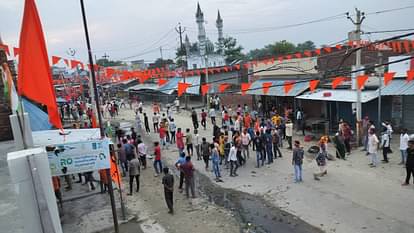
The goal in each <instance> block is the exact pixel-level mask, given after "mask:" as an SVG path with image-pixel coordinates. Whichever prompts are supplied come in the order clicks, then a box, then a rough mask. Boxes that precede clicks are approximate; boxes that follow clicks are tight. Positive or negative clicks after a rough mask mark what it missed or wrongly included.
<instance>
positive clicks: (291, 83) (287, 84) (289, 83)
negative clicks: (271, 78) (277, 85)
mask: <svg viewBox="0 0 414 233" xmlns="http://www.w3.org/2000/svg"><path fill="white" fill-rule="evenodd" d="M294 86H295V81H285V84H284V85H283V87H284V89H285V94H287V93H289V91H291V90H292V88H293V87H294Z"/></svg>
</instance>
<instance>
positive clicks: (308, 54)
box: [303, 50, 312, 57]
mask: <svg viewBox="0 0 414 233" xmlns="http://www.w3.org/2000/svg"><path fill="white" fill-rule="evenodd" d="M303 54H305V55H306V56H308V57H311V56H312V52H311V51H309V50H306V51H305V52H303Z"/></svg>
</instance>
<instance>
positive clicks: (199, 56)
mask: <svg viewBox="0 0 414 233" xmlns="http://www.w3.org/2000/svg"><path fill="white" fill-rule="evenodd" d="M195 16H196V22H197V25H198V41H197V42H198V49H197V51H190V47H191V43H190V40H189V39H188V36H187V35H186V36H185V49H186V52H187V69H189V70H191V69H202V68H206V63H207V67H209V68H210V67H219V66H224V65H226V61H225V57H224V54H223V41H224V37H223V19H222V18H221V16H220V11H218V13H217V20H216V27H217V30H218V46H216V48H207V49H206V45H207V46H211V44H212V43H211V42H210V43H207V42H209V39H208V38H207V36H206V30H205V27H204V24H205V21H204V14H203V12H202V11H201V8H200V4H198V3H197V12H196V15H195ZM213 47H214V45H213ZM206 51H220V53H218V52H206Z"/></svg>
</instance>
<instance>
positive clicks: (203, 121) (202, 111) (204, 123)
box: [201, 109, 207, 130]
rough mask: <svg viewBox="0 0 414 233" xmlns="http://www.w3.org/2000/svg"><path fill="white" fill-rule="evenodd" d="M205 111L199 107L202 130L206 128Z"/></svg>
mask: <svg viewBox="0 0 414 233" xmlns="http://www.w3.org/2000/svg"><path fill="white" fill-rule="evenodd" d="M206 121H207V113H206V112H205V111H204V109H201V126H203V128H204V130H206V129H207V128H206V127H207V125H206Z"/></svg>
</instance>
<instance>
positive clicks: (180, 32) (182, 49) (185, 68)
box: [175, 23, 188, 109]
mask: <svg viewBox="0 0 414 233" xmlns="http://www.w3.org/2000/svg"><path fill="white" fill-rule="evenodd" d="M175 31H177V33H178V34H179V35H180V51H181V52H182V51H184V53H185V55H184V57H185V62H183V66H182V73H184V71H186V70H187V67H186V64H187V52H186V50H185V49H184V46H183V33H184V32H185V28H182V27H181V23H178V28H175ZM183 80H184V83H185V75H183ZM184 103H185V109H187V108H188V101H187V93H185V92H184Z"/></svg>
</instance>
